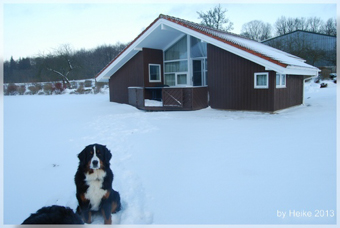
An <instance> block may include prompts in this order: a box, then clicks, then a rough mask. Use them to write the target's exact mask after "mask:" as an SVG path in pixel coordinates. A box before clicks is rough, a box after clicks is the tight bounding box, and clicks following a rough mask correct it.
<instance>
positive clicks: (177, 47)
mask: <svg viewBox="0 0 340 228" xmlns="http://www.w3.org/2000/svg"><path fill="white" fill-rule="evenodd" d="M164 55H165V61H167V60H177V59H187V58H188V56H187V36H184V37H183V38H182V39H180V40H179V41H178V42H177V43H175V44H174V45H172V46H171V47H170V48H169V49H168V50H166V51H165V54H164Z"/></svg>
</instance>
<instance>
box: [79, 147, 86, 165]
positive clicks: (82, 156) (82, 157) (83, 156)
mask: <svg viewBox="0 0 340 228" xmlns="http://www.w3.org/2000/svg"><path fill="white" fill-rule="evenodd" d="M78 158H79V161H80V163H81V164H84V163H85V161H86V147H85V149H84V150H83V151H82V152H80V153H79V154H78Z"/></svg>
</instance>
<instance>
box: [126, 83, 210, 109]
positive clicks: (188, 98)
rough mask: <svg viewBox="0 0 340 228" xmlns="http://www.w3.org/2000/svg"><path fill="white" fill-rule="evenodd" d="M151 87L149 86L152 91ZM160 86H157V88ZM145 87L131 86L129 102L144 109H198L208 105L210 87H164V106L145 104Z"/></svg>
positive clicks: (162, 94) (162, 89)
mask: <svg viewBox="0 0 340 228" xmlns="http://www.w3.org/2000/svg"><path fill="white" fill-rule="evenodd" d="M150 89H152V88H150V87H148V88H147V90H148V91H150ZM156 89H157V90H159V89H160V88H155V90H156ZM145 91H146V90H145V88H144V87H129V104H130V105H133V106H135V107H137V108H139V109H143V110H150V111H151V110H154V111H157V110H159V111H160V110H162V111H168V110H169V111H170V110H198V109H203V108H206V107H208V88H207V87H206V86H203V87H163V88H161V91H162V92H161V101H162V103H163V106H154V107H153V106H145V104H144V99H145V96H146V92H145Z"/></svg>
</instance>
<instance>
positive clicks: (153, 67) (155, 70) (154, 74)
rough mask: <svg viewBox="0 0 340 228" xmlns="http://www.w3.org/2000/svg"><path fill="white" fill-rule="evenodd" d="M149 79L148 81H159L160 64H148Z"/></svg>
mask: <svg viewBox="0 0 340 228" xmlns="http://www.w3.org/2000/svg"><path fill="white" fill-rule="evenodd" d="M149 81H150V82H161V81H162V80H161V65H160V64H149Z"/></svg>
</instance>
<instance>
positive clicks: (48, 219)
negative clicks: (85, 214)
mask: <svg viewBox="0 0 340 228" xmlns="http://www.w3.org/2000/svg"><path fill="white" fill-rule="evenodd" d="M22 224H23V225H29V224H84V222H83V220H82V219H81V218H80V216H79V215H77V214H75V213H74V212H73V210H72V209H71V208H69V207H63V206H57V205H53V206H49V207H42V208H41V209H39V210H38V211H37V212H36V213H33V214H31V215H30V216H29V217H28V218H27V219H25V220H24V221H23V223H22Z"/></svg>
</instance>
